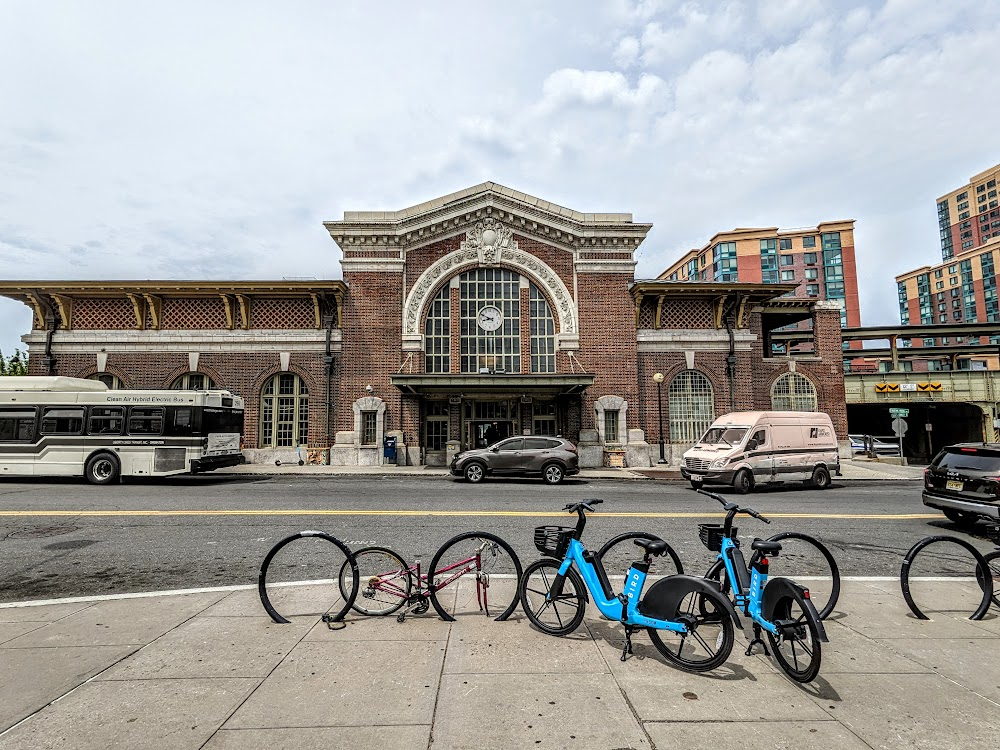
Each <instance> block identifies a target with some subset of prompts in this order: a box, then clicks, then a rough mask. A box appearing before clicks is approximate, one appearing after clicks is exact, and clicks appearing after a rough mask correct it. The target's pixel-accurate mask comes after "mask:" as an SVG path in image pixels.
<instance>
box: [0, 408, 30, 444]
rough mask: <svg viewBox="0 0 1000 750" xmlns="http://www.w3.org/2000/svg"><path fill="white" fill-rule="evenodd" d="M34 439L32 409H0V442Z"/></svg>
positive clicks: (18, 441)
mask: <svg viewBox="0 0 1000 750" xmlns="http://www.w3.org/2000/svg"><path fill="white" fill-rule="evenodd" d="M34 439H35V410H34V409H9V410H8V409H3V410H0V443H30V442H31V441H32V440H34Z"/></svg>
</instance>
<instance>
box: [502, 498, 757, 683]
mask: <svg viewBox="0 0 1000 750" xmlns="http://www.w3.org/2000/svg"><path fill="white" fill-rule="evenodd" d="M601 502H603V501H602V500H584V501H582V502H579V503H572V504H570V505H567V506H566V507H565V508H564V510H566V511H568V512H570V513H576V514H577V517H578V520H577V523H576V528H572V527H561V526H540V527H538V528H536V529H535V536H534V541H535V547H537V548H538V551H539V552H541V553H542V554H544V555H547V557H545V558H542V559H541V560H536V561H535V562H533V563H531V564H530V565H529V566H528V567H527V568H525V570H524V573H523V575H522V576H521V581H520V584H519V589H520V598H521V606H522V607H523V608H524V611H525V614H527V616H528V619H529V620H530V621H531V623H532V624H533V625H534V626H535V627H537V628H538V629H539V630H541V631H543V632H545V633H549V634H551V635H566V634H567V633H571V632H572V631H574V630H575V629H576V628H577V627H579V625H580V623H581V622H582V621H583V615H584V612H585V610H586V605H587V601H588V592H589V594H590V596H592V597H593V598H594V602H595V603H596V605H597V608H598V609H599V610H600V611H601V614H602V615H604V616H605V617H606V618H608V619H609V620H615V621H618V622H620V623H621V624H622V625H623V626H624V627H625V645H624V647H623V648H622V655H621V660H622V661H625V659H626V657H627V655H628V654H630V653H632V634H633V633H634V632H635V631H637V630H643V629H645V630H646V631H647V632H648V633H649V638H650V640H651V641H652V642H653V645H654V646H655V647H656V650H657V651H659V652H660V653H661V654H662V655H663V657H664V658H665V659H666V660H667V661H668V662H670V663H671V664H674V665H676V666H678V667H681V668H683V669H686V670H689V671H691V672H707V671H709V670H711V669H715V668H716V667H718V666H719V665H721V664H722V663H723V662H725V661H726V659H727V658H729V654H730V652H731V651H732V649H733V640H734V637H733V633H734V623H735V624H736V625H737V626H740V627H742V625H741V623H740V620H739V616H738V615H737V614H736V609H735V608H734V607H733V604H732V602H730V601H729V599H727V598H726V597H725V596H724V595H723V594H722V592H721V591H720V590H719V587H718V585H717V584H716V583H715V582H713V581H709V580H707V579H704V578H696V577H694V576H687V575H680V574H676V575H670V576H666V577H664V578H661V579H660V580H658V581H656V582H655V583H653V585H652V586H650V587H649V591H648V592H646V595H645V596H643V595H642V593H643V587H644V585H645V583H646V577H647V574H648V573H649V566H650V564H651V562H652V558H653V557H658V556H660V555H663V554H664V553H665V552H666V550H667V543H666V542H665V541H663V540H662V539H636V540H635V544H636V545H637V546H638V547H641V548H642V550H643V552H642V559H641V560H639V561H636V562H634V563H632V566H631V567H630V568H629V570H628V573H627V575H626V577H625V587H624V590H623V591H622V593H620V594H615V593H614V591H613V590H612V588H611V583H610V581H609V580H608V575H607V573H606V572H605V570H604V565H603V564H602V562H601V558H600V556H599V555H597V554H595V553H594V552H591V551H588V550H586V549H584V547H583V544H581V543H580V537H581V536H582V534H583V530H584V527H585V526H586V525H587V516H586V513H587V512H592V511H593V510H594V507H593V506H595V505H597V504H598V503H601ZM578 571H579V572H578Z"/></svg>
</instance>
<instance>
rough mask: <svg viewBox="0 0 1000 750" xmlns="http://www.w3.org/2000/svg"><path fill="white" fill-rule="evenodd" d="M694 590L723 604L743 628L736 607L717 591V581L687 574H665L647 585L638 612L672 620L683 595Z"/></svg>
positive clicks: (737, 625)
mask: <svg viewBox="0 0 1000 750" xmlns="http://www.w3.org/2000/svg"><path fill="white" fill-rule="evenodd" d="M695 591H701V592H702V593H705V594H708V595H709V596H711V597H712V599H713V601H716V602H718V603H719V604H720V605H724V606H725V609H726V612H728V613H729V616H730V617H732V618H733V622H734V623H736V627H738V628H739V629H740V630H742V629H743V623H742V622H741V621H740V616H739V615H738V614H736V608H735V607H734V606H733V603H732V602H731V601H729V599H728V597H725V596H723V595H722V593H721V592H720V591H719V585H718V583H716V582H715V581H709V580H708V579H706V578H697V577H695V576H689V575H680V574H677V575H672V576H667V577H666V578H661V579H660V580H659V581H657V582H656V583H654V584H653V585H652V586H650V587H649V591H648V592H647V594H646V595H645V596H644V597H643V598H642V601H641V602H639V612H640V613H641V614H643V615H645V616H646V617H652V618H654V619H657V620H673V619H674V618H675V616H676V614H677V609H678V607H679V606H680V603H681V601H682V600H683V599H684V597H685V596H687V595H688V594H690V593H692V592H695Z"/></svg>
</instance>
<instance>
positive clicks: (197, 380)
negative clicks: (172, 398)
mask: <svg viewBox="0 0 1000 750" xmlns="http://www.w3.org/2000/svg"><path fill="white" fill-rule="evenodd" d="M170 387H171V388H173V389H174V390H175V391H207V390H210V389H212V388H215V381H214V380H212V379H211V378H210V377H208V375H206V374H205V373H203V372H186V373H184V374H183V375H181V376H180V377H179V378H177V379H176V380H175V381H174V382H173V383H171V384H170Z"/></svg>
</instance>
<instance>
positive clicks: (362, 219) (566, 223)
mask: <svg viewBox="0 0 1000 750" xmlns="http://www.w3.org/2000/svg"><path fill="white" fill-rule="evenodd" d="M486 218H492V219H495V220H498V221H500V222H502V223H504V224H506V225H508V226H509V227H510V228H511V229H512V230H513V231H515V232H517V233H519V234H524V235H528V236H533V237H537V238H539V239H541V240H542V241H544V242H547V243H550V244H555V245H561V246H564V247H568V248H573V247H580V246H590V245H601V246H602V249H608V250H610V249H612V248H611V247H605V246H610V245H619V246H621V247H624V248H628V249H630V250H634V249H635V248H636V247H637V246H638V245H639V244H640V243H641V242H642V241H643V240H644V239H645V238H646V235H647V234H648V233H649V230H650V229H652V227H653V225H652V224H637V223H635V222H633V221H632V214H630V213H582V212H580V211H574V210H572V209H569V208H566V207H564V206H559V205H557V204H555V203H550V202H549V201H544V200H541V199H540V198H536V197H535V196H532V195H528V194H527V193H522V192H519V191H517V190H512V189H511V188H508V187H505V186H503V185H500V184H498V183H495V182H483V183H480V184H479V185H474V186H472V187H470V188H466V189H464V190H459V191H457V192H455V193H450V194H449V195H445V196H442V197H440V198H435V199H433V200H430V201H425V202H424V203H418V204H416V205H414V206H410V207H408V208H404V209H401V210H399V211H345V212H344V218H343V219H342V220H340V221H325V222H323V226H325V227H326V229H327V231H328V232H329V233H330V236H331V237H332V238H333V240H334V241H335V242H336V243H337V244H338V245H339V246H340V247H341V249H343V250H349V249H356V248H357V247H358V245H367V246H369V247H382V248H393V249H395V248H399V247H408V248H414V247H419V246H420V245H424V244H428V243H430V242H436V241H439V240H441V239H447V238H448V237H451V236H455V235H459V234H462V233H464V232H465V231H466V230H467V229H468V227H469V225H470V224H474V223H475V222H477V221H480V220H483V219H486Z"/></svg>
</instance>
